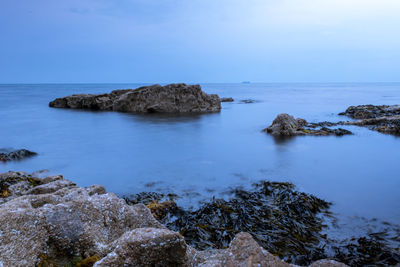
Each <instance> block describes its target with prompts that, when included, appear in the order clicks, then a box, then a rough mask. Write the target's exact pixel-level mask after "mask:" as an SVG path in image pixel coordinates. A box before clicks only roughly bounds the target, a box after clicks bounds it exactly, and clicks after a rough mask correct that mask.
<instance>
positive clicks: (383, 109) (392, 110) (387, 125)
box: [339, 105, 400, 135]
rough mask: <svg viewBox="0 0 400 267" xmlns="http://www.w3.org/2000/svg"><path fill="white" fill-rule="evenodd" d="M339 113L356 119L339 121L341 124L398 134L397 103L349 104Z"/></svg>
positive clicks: (399, 110) (398, 108)
mask: <svg viewBox="0 0 400 267" xmlns="http://www.w3.org/2000/svg"><path fill="white" fill-rule="evenodd" d="M339 115H346V116H349V117H351V118H353V119H356V121H346V122H340V124H341V125H356V126H363V127H367V128H369V129H370V130H374V131H378V132H381V133H385V134H392V135H400V106H399V105H392V106H388V105H383V106H374V105H360V106H351V107H349V108H348V109H347V110H346V111H345V112H342V113H339Z"/></svg>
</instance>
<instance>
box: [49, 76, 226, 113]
mask: <svg viewBox="0 0 400 267" xmlns="http://www.w3.org/2000/svg"><path fill="white" fill-rule="evenodd" d="M49 106H50V107H56V108H72V109H91V110H112V111H121V112H132V113H154V112H160V113H204V112H218V111H220V109H221V102H220V98H219V96H218V95H215V94H210V95H209V94H206V93H205V92H203V91H202V90H201V87H200V85H186V84H184V83H179V84H169V85H166V86H161V85H158V84H155V85H151V86H143V87H140V88H137V89H126V90H115V91H112V92H111V93H110V94H101V95H90V94H89V95H85V94H80V95H72V96H67V97H63V98H57V99H55V100H54V101H51V102H50V103H49Z"/></svg>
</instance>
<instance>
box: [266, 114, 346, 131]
mask: <svg viewBox="0 0 400 267" xmlns="http://www.w3.org/2000/svg"><path fill="white" fill-rule="evenodd" d="M334 125H336V124H334V123H329V122H322V123H308V122H307V121H306V120H304V119H301V118H297V119H295V118H294V117H293V116H290V115H288V114H286V113H283V114H279V115H278V116H277V117H276V118H275V119H274V121H273V122H272V125H270V126H269V127H268V128H265V129H264V130H263V131H264V132H267V133H269V134H272V135H274V136H282V137H291V136H297V135H314V136H326V135H336V136H342V135H347V134H352V132H350V131H348V130H345V129H342V128H337V129H330V128H328V127H326V126H334Z"/></svg>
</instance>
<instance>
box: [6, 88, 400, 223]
mask: <svg viewBox="0 0 400 267" xmlns="http://www.w3.org/2000/svg"><path fill="white" fill-rule="evenodd" d="M137 86H139V85H136V84H83V85H81V84H72V85H71V84H70V85H63V84H56V85H0V122H1V125H2V130H1V131H0V148H11V147H13V148H27V149H29V150H32V151H35V152H38V153H39V156H37V157H35V158H32V159H28V160H25V161H21V162H12V163H7V164H1V165H0V172H4V171H8V170H23V171H28V172H33V171H37V170H42V169H48V170H50V172H51V173H61V174H63V175H64V176H65V177H66V178H69V179H72V180H73V181H74V182H76V183H77V184H78V185H81V186H87V185H91V184H103V185H105V186H106V188H107V189H108V190H109V191H113V192H116V193H119V194H126V193H135V192H139V191H148V190H154V191H161V192H164V193H171V192H173V193H177V194H178V195H182V196H187V197H185V198H181V199H179V201H180V205H186V206H191V205H196V203H197V202H198V201H200V200H204V199H207V198H210V197H212V196H216V197H219V196H222V197H224V195H223V194H222V193H223V192H226V191H227V190H228V189H229V188H232V187H236V186H242V187H244V188H246V187H248V186H250V184H251V183H253V182H256V181H259V180H262V179H269V180H275V181H290V182H292V183H294V184H295V185H296V186H297V187H298V189H299V190H300V191H305V192H308V193H312V194H315V195H317V196H319V197H320V198H323V199H326V200H328V201H331V202H333V203H334V206H333V209H334V211H335V212H337V213H339V214H343V215H351V216H364V217H366V218H375V217H376V218H379V219H382V220H387V221H389V222H392V223H399V222H400V195H399V194H398V190H399V188H400V177H399V173H400V165H399V164H398V158H399V156H400V152H399V151H400V142H399V141H400V139H399V138H395V137H393V136H389V135H383V134H379V133H377V132H372V131H369V130H368V129H364V128H358V127H355V126H349V127H347V129H349V130H351V131H352V132H354V133H355V134H354V135H352V136H343V137H340V138H336V137H332V136H329V137H312V136H302V137H296V138H291V139H279V138H274V137H272V136H270V135H267V134H265V133H263V132H261V130H262V129H264V128H265V127H267V126H268V125H269V124H271V122H272V121H273V119H274V118H275V117H276V115H277V114H279V113H289V114H291V115H293V116H294V117H301V118H305V119H307V121H310V122H316V121H339V120H342V119H343V117H340V116H337V115H336V114H337V113H339V112H341V111H344V110H345V109H346V108H347V107H348V106H350V105H358V104H399V103H400V84H204V85H203V89H204V90H205V91H206V92H208V93H217V94H219V95H220V96H223V97H233V98H234V99H235V102H227V103H222V110H221V113H216V114H203V115H200V114H196V115H190V116H188V115H185V116H183V115H182V116H171V115H160V114H146V115H133V114H127V113H116V112H99V111H98V112H90V111H78V110H65V109H51V108H49V107H48V102H49V101H51V100H53V99H54V98H56V97H61V96H66V95H70V94H74V93H104V92H109V91H111V90H114V89H122V88H135V87H137ZM388 96H390V97H388ZM246 99H251V100H255V101H254V103H250V104H241V100H246Z"/></svg>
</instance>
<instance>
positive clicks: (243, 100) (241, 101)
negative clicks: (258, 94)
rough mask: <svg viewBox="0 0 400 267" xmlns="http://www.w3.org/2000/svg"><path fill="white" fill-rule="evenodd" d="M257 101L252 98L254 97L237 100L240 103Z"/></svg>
mask: <svg viewBox="0 0 400 267" xmlns="http://www.w3.org/2000/svg"><path fill="white" fill-rule="evenodd" d="M257 102H259V101H257V100H254V99H242V100H240V101H239V103H242V104H253V103H257Z"/></svg>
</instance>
